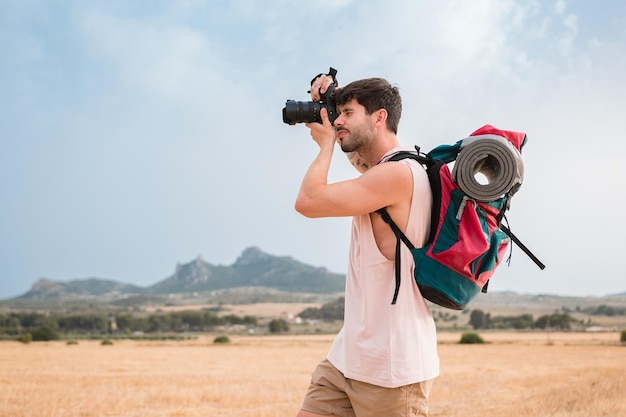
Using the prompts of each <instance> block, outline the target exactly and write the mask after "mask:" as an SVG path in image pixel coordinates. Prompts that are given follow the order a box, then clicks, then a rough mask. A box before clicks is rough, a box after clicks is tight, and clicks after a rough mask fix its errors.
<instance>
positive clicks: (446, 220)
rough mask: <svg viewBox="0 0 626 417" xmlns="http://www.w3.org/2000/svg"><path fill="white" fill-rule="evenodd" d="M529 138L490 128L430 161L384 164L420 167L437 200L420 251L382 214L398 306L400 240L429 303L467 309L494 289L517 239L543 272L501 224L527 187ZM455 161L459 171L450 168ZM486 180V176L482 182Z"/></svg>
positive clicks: (425, 157)
mask: <svg viewBox="0 0 626 417" xmlns="http://www.w3.org/2000/svg"><path fill="white" fill-rule="evenodd" d="M525 143H526V135H525V134H524V133H519V132H511V131H504V130H499V129H496V128H495V127H493V126H490V125H485V126H483V127H481V128H480V129H478V130H476V131H475V132H473V133H472V134H471V135H470V136H469V137H467V138H465V139H463V140H460V141H458V142H457V143H455V144H454V145H440V146H438V147H436V148H435V149H433V150H431V151H430V152H428V153H427V154H424V153H421V152H420V150H419V148H418V147H416V152H409V151H400V152H397V153H395V154H392V155H390V156H388V157H387V158H386V159H385V160H384V161H385V162H387V161H399V160H402V159H406V158H411V159H415V160H417V161H418V162H420V163H421V164H422V165H423V166H424V167H425V168H426V172H427V174H428V179H429V182H430V186H431V189H432V193H433V208H432V214H431V226H430V235H429V238H428V241H427V243H426V245H425V246H424V247H422V248H416V247H415V246H414V245H413V244H412V243H411V242H410V240H409V239H408V238H407V237H406V236H405V235H404V233H402V231H401V230H400V229H399V228H398V226H397V225H396V224H395V222H394V221H393V220H392V219H391V217H390V216H389V214H388V213H387V211H386V210H385V209H384V208H382V209H380V210H378V213H380V214H381V216H382V217H383V219H384V220H385V221H386V222H387V223H388V224H389V225H390V227H391V228H392V230H393V232H394V234H395V235H396V238H397V243H396V261H395V262H396V264H395V269H396V289H395V292H394V296H393V301H392V304H395V303H396V300H397V297H398V291H399V288H400V241H402V242H404V244H405V245H407V246H408V248H409V249H410V250H411V253H412V254H413V259H414V260H415V271H414V278H415V281H416V282H417V285H418V287H419V289H420V292H421V293H422V296H423V297H424V298H426V299H427V300H429V301H431V302H433V303H435V304H438V305H440V306H443V307H447V308H451V309H455V310H462V309H464V308H465V306H466V305H467V304H468V303H469V302H470V301H471V300H472V299H473V298H474V297H475V296H476V295H477V294H478V293H479V292H480V291H482V292H487V284H488V282H489V280H490V279H491V277H492V276H493V274H494V272H495V269H496V267H497V266H498V265H500V263H501V262H502V260H503V259H504V256H505V254H506V251H507V248H508V246H509V242H510V240H513V241H514V242H515V243H516V244H517V245H518V246H519V247H520V248H521V249H522V250H523V251H524V252H525V253H526V254H527V255H528V256H530V257H531V259H532V260H533V261H534V262H535V263H536V264H537V265H538V266H539V267H540V268H541V269H544V268H545V266H544V265H543V264H542V263H541V261H539V260H538V259H537V258H536V257H535V256H534V255H533V254H532V253H531V252H530V251H529V250H528V249H527V248H526V247H525V246H524V245H523V244H522V243H521V242H520V241H519V239H517V237H515V236H514V235H513V234H512V233H511V231H510V230H509V229H508V228H507V227H506V226H504V225H503V224H502V220H503V219H504V213H505V211H506V210H507V209H508V208H509V205H510V201H511V197H512V196H513V194H515V193H516V192H517V191H518V190H519V187H520V186H521V184H522V179H523V171H524V167H523V161H522V159H521V150H522V147H523V146H524V144H525ZM453 161H455V164H454V168H453V170H452V172H451V171H450V169H449V166H448V163H450V162H453ZM481 176H482V177H481Z"/></svg>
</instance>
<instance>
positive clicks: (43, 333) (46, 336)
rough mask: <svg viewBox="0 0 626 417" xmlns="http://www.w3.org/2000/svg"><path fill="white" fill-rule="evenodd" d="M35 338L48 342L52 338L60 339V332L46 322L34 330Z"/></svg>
mask: <svg viewBox="0 0 626 417" xmlns="http://www.w3.org/2000/svg"><path fill="white" fill-rule="evenodd" d="M32 335H33V340H35V341H42V342H47V341H50V340H58V339H59V334H58V333H57V332H56V330H54V329H53V328H52V327H50V326H48V325H46V324H44V325H42V326H39V327H37V328H36V329H35V330H33V333H32Z"/></svg>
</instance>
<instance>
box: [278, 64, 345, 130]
mask: <svg viewBox="0 0 626 417" xmlns="http://www.w3.org/2000/svg"><path fill="white" fill-rule="evenodd" d="M336 74H337V70H335V69H334V68H331V69H330V71H329V72H328V75H331V76H332V77H333V80H334V81H333V83H332V84H331V85H330V86H329V87H328V89H327V90H326V92H325V93H324V94H321V97H320V101H319V102H315V101H295V100H287V102H286V103H285V107H284V108H283V122H285V123H287V124H288V125H295V124H296V123H311V122H317V123H322V117H321V116H320V110H322V109H324V108H325V109H326V110H327V111H328V120H329V121H330V123H331V124H332V123H333V122H334V121H335V119H336V118H337V116H338V114H337V108H336V106H335V88H336V87H337V78H336V77H335V75H336ZM320 75H322V74H320ZM317 77H319V75H318V76H317ZM317 77H315V78H317ZM315 78H314V79H313V81H315ZM311 84H313V82H311Z"/></svg>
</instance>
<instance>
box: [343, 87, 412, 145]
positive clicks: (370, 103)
mask: <svg viewBox="0 0 626 417" xmlns="http://www.w3.org/2000/svg"><path fill="white" fill-rule="evenodd" d="M352 99H355V100H356V101H357V102H358V103H359V104H360V105H362V106H363V107H365V111H366V112H367V114H372V113H373V112H375V111H376V110H380V109H385V110H387V128H388V129H389V130H391V131H392V132H393V133H398V123H400V116H401V115H402V98H401V97H400V91H399V90H398V87H395V86H393V85H391V84H389V82H388V81H387V80H385V79H384V78H366V79H364V80H358V81H353V82H351V83H350V84H348V85H346V86H345V87H341V88H339V89H338V90H337V94H336V97H335V103H336V104H337V105H338V106H341V105H344V104H346V103H348V102H349V101H350V100H352Z"/></svg>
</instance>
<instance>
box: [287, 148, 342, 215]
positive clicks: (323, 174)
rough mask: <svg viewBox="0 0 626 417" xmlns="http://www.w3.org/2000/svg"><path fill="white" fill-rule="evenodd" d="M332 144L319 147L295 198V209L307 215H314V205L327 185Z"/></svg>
mask: <svg viewBox="0 0 626 417" xmlns="http://www.w3.org/2000/svg"><path fill="white" fill-rule="evenodd" d="M333 150H334V144H328V145H326V146H323V147H321V148H320V151H319V153H318V154H317V156H316V157H315V159H314V160H313V162H312V163H311V165H310V166H309V169H308V170H307V172H306V174H304V178H303V179H302V184H301V185H300V191H299V193H298V197H297V199H296V211H298V212H299V213H301V214H303V215H305V216H307V217H316V210H315V209H316V206H317V203H319V196H320V195H321V193H322V192H323V189H324V187H325V186H326V185H328V171H329V170H330V162H331V160H332V156H333Z"/></svg>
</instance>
